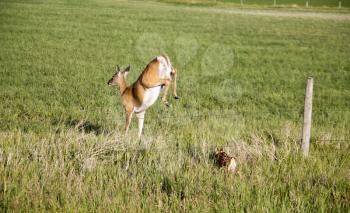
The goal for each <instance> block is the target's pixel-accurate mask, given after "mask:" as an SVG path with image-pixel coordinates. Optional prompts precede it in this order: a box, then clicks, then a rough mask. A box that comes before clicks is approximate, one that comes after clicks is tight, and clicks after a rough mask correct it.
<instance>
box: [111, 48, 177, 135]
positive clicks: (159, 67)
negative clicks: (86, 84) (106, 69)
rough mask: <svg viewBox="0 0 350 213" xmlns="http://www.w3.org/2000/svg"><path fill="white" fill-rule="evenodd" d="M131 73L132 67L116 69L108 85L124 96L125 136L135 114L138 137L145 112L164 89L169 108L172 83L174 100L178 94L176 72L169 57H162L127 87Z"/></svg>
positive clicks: (148, 66)
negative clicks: (127, 80) (127, 78)
mask: <svg viewBox="0 0 350 213" xmlns="http://www.w3.org/2000/svg"><path fill="white" fill-rule="evenodd" d="M129 71H130V65H129V66H128V67H127V68H125V69H124V70H122V71H121V70H120V68H119V66H117V67H116V72H115V74H114V75H113V76H112V78H111V79H110V80H109V81H108V85H110V86H114V85H117V86H118V87H119V89H120V93H121V96H122V103H123V107H124V110H125V116H126V121H125V134H127V132H128V129H129V126H130V122H131V118H132V115H133V113H134V112H135V113H136V117H137V118H138V137H139V138H140V137H141V135H142V129H143V121H144V116H145V111H146V109H148V108H149V107H150V106H152V104H154V102H155V101H156V100H157V98H158V97H159V93H160V91H161V89H162V88H163V87H164V93H163V96H162V101H163V103H164V104H165V105H166V106H169V104H168V101H167V94H168V90H169V87H170V85H171V83H173V94H174V98H175V99H178V96H177V94H176V74H177V73H176V70H175V69H174V68H173V67H172V65H171V63H170V60H169V58H168V56H166V55H161V56H158V57H156V58H155V59H153V60H152V61H151V62H150V63H149V64H148V65H147V66H146V68H145V69H144V70H143V72H142V73H141V75H140V77H139V78H138V79H137V80H136V81H135V82H134V83H133V84H132V85H130V86H127V85H126V82H125V78H126V76H127V75H128V73H129Z"/></svg>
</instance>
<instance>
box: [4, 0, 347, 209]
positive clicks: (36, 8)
mask: <svg viewBox="0 0 350 213" xmlns="http://www.w3.org/2000/svg"><path fill="white" fill-rule="evenodd" d="M343 15H344V14H343ZM345 15H349V14H345ZM349 35H350V22H349V20H340V19H339V20H338V19H320V18H317V17H314V18H313V17H304V18H302V17H301V18H297V17H275V16H259V15H256V16H255V15H254V16H253V15H245V14H232V13H229V12H227V10H220V9H217V8H216V9H215V10H214V9H211V8H210V7H208V8H206V9H203V7H201V8H198V7H193V6H191V7H188V6H186V5H172V4H163V3H156V2H143V3H140V2H127V1H103V0H97V1H40V0H33V1H30V2H29V1H2V0H1V1H0V50H1V52H0V72H1V78H0V82H1V84H0V87H1V92H0V162H1V164H0V177H1V181H0V208H1V210H2V211H4V212H6V211H28V210H31V211H53V212H55V211H59V210H60V211H74V212H75V211H82V212H83V211H106V210H113V211H117V212H124V211H149V212H153V211H157V212H159V211H195V212H197V211H213V212H214V211H220V212H221V211H223V212H235V211H240V212H243V211H247V212H251V211H253V212H270V211H274V212H305V211H312V212H315V211H317V212H318V211H321V212H330V211H332V212H348V211H349V209H350V157H349V154H348V153H349V150H350V149H349V148H350V147H349V143H350V142H349V141H346V140H349V139H350V137H349V136H350V132H349V122H350V111H349V107H350V84H349V82H350V57H349V56H350V36H349ZM161 52H166V53H167V54H168V55H169V56H170V58H171V59H172V61H173V65H174V66H175V67H177V69H178V70H179V79H178V93H179V96H180V97H181V99H180V100H179V101H176V102H175V101H173V100H172V99H171V98H170V100H171V101H170V102H171V107H170V108H166V107H165V106H164V105H163V104H162V103H161V102H160V101H158V102H157V103H156V104H155V105H154V106H153V107H152V108H150V109H149V110H148V111H147V112H146V120H145V135H144V138H143V140H142V141H138V140H137V139H136V129H137V127H136V122H135V121H134V122H133V123H132V126H131V131H130V134H129V135H128V136H127V137H124V136H123V132H122V127H123V125H124V123H123V122H124V118H123V111H122V107H121V103H120V97H119V93H118V91H117V89H116V88H110V87H108V86H107V84H106V83H107V80H109V78H110V77H111V75H112V73H113V69H114V67H115V65H116V64H119V65H121V66H122V67H125V66H127V65H128V64H131V66H132V71H131V73H130V75H129V76H128V82H129V83H131V82H133V81H134V80H135V79H136V78H137V76H138V75H139V74H140V72H141V71H142V69H143V68H144V67H145V65H146V64H147V63H148V62H149V61H150V60H151V59H152V58H153V57H154V56H156V55H158V54H160V53H161ZM308 76H313V77H314V79H315V88H314V112H313V130H312V140H311V153H310V157H309V158H308V159H306V160H305V159H303V158H302V157H301V156H300V151H299V146H300V130H301V124H302V113H303V98H304V90H305V81H306V78H307V77H308ZM217 147H224V148H225V150H226V151H227V152H229V153H230V154H232V155H233V156H235V157H236V158H237V160H238V172H237V173H236V174H233V175H227V174H225V173H224V172H223V171H222V170H220V169H218V168H216V167H215V166H214V165H213V160H212V158H211V154H212V152H213V151H215V149H216V148H217Z"/></svg>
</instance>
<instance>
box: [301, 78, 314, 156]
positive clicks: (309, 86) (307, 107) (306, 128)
mask: <svg viewBox="0 0 350 213" xmlns="http://www.w3.org/2000/svg"><path fill="white" fill-rule="evenodd" d="M313 87H314V79H313V78H312V77H308V79H307V81H306V90H305V102H304V124H303V134H302V145H301V148H302V150H303V155H304V157H308V155H309V145H310V136H311V120H312V119H311V118H312V93H313Z"/></svg>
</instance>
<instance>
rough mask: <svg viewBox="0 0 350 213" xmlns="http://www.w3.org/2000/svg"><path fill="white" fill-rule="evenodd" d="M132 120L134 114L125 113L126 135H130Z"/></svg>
mask: <svg viewBox="0 0 350 213" xmlns="http://www.w3.org/2000/svg"><path fill="white" fill-rule="evenodd" d="M131 118H132V112H128V111H125V129H124V130H125V135H127V134H128V130H129V126H130V122H131Z"/></svg>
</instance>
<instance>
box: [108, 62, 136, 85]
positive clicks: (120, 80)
mask: <svg viewBox="0 0 350 213" xmlns="http://www.w3.org/2000/svg"><path fill="white" fill-rule="evenodd" d="M129 71H130V65H129V66H128V67H127V68H125V69H124V70H120V67H119V65H117V67H116V68H115V73H114V74H113V76H112V78H111V79H110V80H109V81H108V82H107V84H108V85H109V86H116V85H119V86H120V85H124V84H125V78H126V76H127V75H128V74H129Z"/></svg>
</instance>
